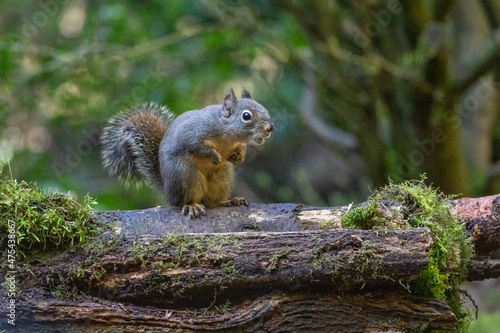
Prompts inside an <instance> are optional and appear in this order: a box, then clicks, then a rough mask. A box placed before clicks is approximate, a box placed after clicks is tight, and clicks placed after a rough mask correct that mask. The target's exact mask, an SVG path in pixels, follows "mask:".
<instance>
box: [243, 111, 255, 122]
mask: <svg viewBox="0 0 500 333" xmlns="http://www.w3.org/2000/svg"><path fill="white" fill-rule="evenodd" d="M252 116H253V115H252V112H251V111H248V110H245V111H243V113H242V114H241V120H243V122H244V123H248V122H250V121H251V120H252Z"/></svg>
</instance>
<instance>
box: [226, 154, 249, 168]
mask: <svg viewBox="0 0 500 333" xmlns="http://www.w3.org/2000/svg"><path fill="white" fill-rule="evenodd" d="M227 160H228V162H231V163H233V164H234V165H240V164H241V163H243V162H244V161H245V155H243V154H241V153H238V152H234V153H232V154H231V155H229V157H228V158H227Z"/></svg>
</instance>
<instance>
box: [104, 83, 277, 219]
mask: <svg viewBox="0 0 500 333" xmlns="http://www.w3.org/2000/svg"><path fill="white" fill-rule="evenodd" d="M273 129H274V125H273V123H272V122H271V119H270V117H269V113H268V112H267V110H266V109H265V108H264V107H263V106H262V105H260V104H259V103H257V102H256V101H254V100H253V98H252V97H251V96H250V94H249V93H248V91H246V90H243V93H242V94H241V98H240V99H237V98H236V96H235V94H234V91H233V89H231V90H230V91H229V93H228V94H227V95H226V96H225V98H224V101H223V103H222V104H218V105H210V106H207V107H205V108H203V109H201V110H192V111H187V112H184V113H182V114H180V115H179V116H177V117H175V116H174V115H173V114H172V113H170V112H169V111H168V110H167V108H165V107H163V106H159V105H157V104H154V103H149V104H141V105H137V106H135V107H133V108H132V109H130V110H127V111H124V112H121V113H119V114H118V115H116V116H114V117H113V118H111V119H110V121H109V124H108V126H107V127H106V128H105V129H104V131H103V134H102V136H101V145H102V150H101V156H102V161H103V165H104V168H105V169H106V170H107V171H108V172H109V174H110V175H118V176H120V177H121V178H125V180H126V181H128V180H130V179H131V178H133V177H135V176H139V177H143V178H144V179H145V180H146V182H147V183H148V184H150V185H151V186H152V187H156V188H158V189H160V190H161V191H162V192H163V194H164V195H165V198H166V200H167V203H168V204H170V205H171V206H175V207H182V213H183V214H184V215H188V216H189V217H190V218H192V219H193V218H198V217H200V216H201V215H205V213H206V210H205V207H207V208H214V207H217V206H221V205H223V206H240V205H245V206H246V205H248V203H247V202H246V200H245V199H244V198H241V197H235V198H233V199H231V200H229V195H230V193H231V189H232V186H233V182H234V165H239V164H241V163H243V161H244V160H245V154H246V148H247V144H251V145H261V144H263V143H264V141H265V139H267V138H268V137H269V136H270V135H271V133H272V131H273Z"/></svg>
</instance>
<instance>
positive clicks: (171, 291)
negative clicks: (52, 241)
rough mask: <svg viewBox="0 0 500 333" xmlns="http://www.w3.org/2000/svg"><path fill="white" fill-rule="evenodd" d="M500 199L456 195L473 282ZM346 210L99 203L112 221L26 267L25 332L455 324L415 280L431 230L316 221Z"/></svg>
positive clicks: (493, 232) (492, 268)
mask: <svg viewBox="0 0 500 333" xmlns="http://www.w3.org/2000/svg"><path fill="white" fill-rule="evenodd" d="M499 206H500V196H494V197H486V198H479V199H462V200H457V201H455V202H454V212H455V213H456V214H457V215H458V216H461V217H463V218H464V220H466V222H467V224H466V226H467V230H469V232H470V234H471V237H472V239H473V241H474V243H475V245H476V249H477V255H476V257H475V258H474V260H472V262H471V264H470V266H469V276H468V279H469V280H481V279H485V278H489V277H498V276H500V260H499V259H495V258H496V252H498V248H499V247H500V246H499V245H500V227H499V221H500V219H499V215H500V209H499ZM346 210H347V207H332V208H315V207H308V206H303V205H295V204H270V205H250V207H248V208H245V207H238V208H220V209H215V210H210V211H209V212H208V216H207V217H205V218H203V219H201V220H189V219H185V218H184V217H182V216H181V215H180V212H179V211H175V210H167V209H163V208H153V209H148V210H142V211H130V212H120V211H117V212H104V213H100V214H97V216H96V217H97V218H98V219H102V220H106V221H108V222H110V221H112V222H113V223H114V228H115V229H114V231H107V232H105V233H104V234H102V235H100V237H98V238H97V239H95V240H94V241H92V242H90V243H87V244H85V245H84V246H82V247H80V248H78V249H76V250H75V251H72V252H65V253H59V254H51V255H50V257H49V258H44V259H41V257H40V258H39V259H37V260H31V262H29V266H28V268H29V269H27V268H26V267H21V268H20V270H19V277H20V290H22V291H21V293H20V294H19V296H18V298H17V300H18V304H17V315H18V317H17V322H16V324H17V326H16V331H19V332H23V331H33V329H34V328H37V330H38V331H50V332H53V331H64V332H67V331H75V332H80V331H82V332H86V331H88V332H90V331H92V332H93V331H96V330H100V331H101V332H117V331H118V332H120V331H121V332H135V331H138V330H146V331H153V332H154V331H172V332H191V331H226V330H233V331H239V330H242V331H249V332H266V331H273V332H292V331H297V332H298V331H300V332H302V331H304V332H308V331H310V332H330V331H336V332H365V331H377V330H389V329H391V330H402V329H417V328H421V327H428V328H431V329H438V328H439V329H451V328H453V327H454V325H455V322H456V318H455V317H454V315H453V313H452V312H451V311H450V309H449V307H448V306H447V305H446V303H445V302H442V301H437V300H430V299H423V298H418V297H414V296H412V295H411V294H410V293H409V292H408V287H407V286H408V284H409V282H410V281H411V280H412V279H414V278H415V277H416V276H418V274H420V272H421V271H422V269H423V268H424V267H425V266H426V264H427V251H428V250H429V247H430V245H431V242H432V240H431V237H430V234H429V231H428V230H427V229H425V228H419V229H412V230H389V231H380V230H379V231H363V230H347V229H331V230H319V227H318V223H319V222H325V221H330V222H331V225H330V226H338V225H339V221H340V218H341V216H342V215H343V213H344V212H345V211H346ZM263 231H264V232H263ZM4 276H5V272H2V279H3V278H4ZM61 299H62V300H61ZM4 311H5V309H2V313H0V315H1V316H2V317H4V318H5V316H6V314H5V312H4ZM5 322H6V321H0V325H2V326H1V328H10V327H6V326H5Z"/></svg>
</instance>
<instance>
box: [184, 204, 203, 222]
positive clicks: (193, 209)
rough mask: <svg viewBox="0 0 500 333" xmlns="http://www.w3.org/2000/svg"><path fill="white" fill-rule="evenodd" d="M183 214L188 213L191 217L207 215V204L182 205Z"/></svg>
mask: <svg viewBox="0 0 500 333" xmlns="http://www.w3.org/2000/svg"><path fill="white" fill-rule="evenodd" d="M182 214H184V215H188V216H189V218H190V219H195V218H198V217H200V216H202V215H206V211H205V206H203V205H200V204H192V205H184V207H182Z"/></svg>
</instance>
